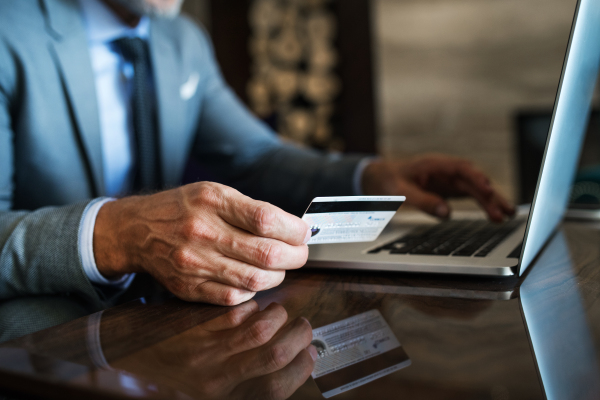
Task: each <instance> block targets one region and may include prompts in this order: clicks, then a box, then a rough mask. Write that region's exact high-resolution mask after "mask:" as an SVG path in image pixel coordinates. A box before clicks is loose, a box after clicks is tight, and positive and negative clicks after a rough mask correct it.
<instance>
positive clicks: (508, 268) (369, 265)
mask: <svg viewBox="0 0 600 400" xmlns="http://www.w3.org/2000/svg"><path fill="white" fill-rule="evenodd" d="M599 65H600V2H599V1H597V0H579V1H578V3H577V7H576V10H575V17H574V19H573V24H572V27H571V34H570V38H569V45H568V47H567V52H566V55H565V60H564V63H563V69H562V73H561V77H560V84H559V87H558V93H557V96H556V100H555V104H554V111H553V115H552V123H551V125H550V131H549V133H548V138H547V141H546V148H545V151H544V158H543V162H542V167H541V169H540V174H539V177H538V182H537V185H536V191H535V197H534V200H533V203H532V204H531V207H530V209H529V211H528V212H527V213H526V215H524V216H521V217H517V218H515V219H514V220H511V221H508V222H506V223H504V224H493V223H491V222H487V221H484V220H479V221H477V220H475V221H474V220H468V221H467V220H464V221H456V220H451V221H447V222H442V223H439V224H430V225H424V226H423V225H419V226H414V225H394V224H390V225H389V226H388V227H387V228H386V230H384V232H383V233H382V234H381V235H380V237H379V238H378V239H377V240H376V241H374V242H370V243H345V244H320V245H311V246H310V255H309V259H308V263H307V267H315V268H341V269H359V270H383V271H409V272H430V273H446V274H469V275H492V276H514V275H521V274H523V272H524V271H525V270H526V269H527V267H528V266H529V265H531V263H532V261H533V260H534V259H535V258H536V256H537V255H538V254H539V252H540V250H541V249H542V248H543V247H544V245H545V243H546V242H547V241H548V240H549V238H550V236H551V235H552V233H553V232H554V231H555V229H556V228H557V226H558V224H559V223H560V221H561V219H562V218H563V215H564V213H565V210H566V208H567V205H568V200H569V195H570V188H571V185H572V182H573V179H574V176H575V172H576V168H577V161H578V159H579V153H580V150H581V146H582V143H583V139H584V135H585V132H586V127H587V123H588V119H589V114H590V108H591V102H592V95H593V92H594V88H595V85H596V77H597V75H598V71H599Z"/></svg>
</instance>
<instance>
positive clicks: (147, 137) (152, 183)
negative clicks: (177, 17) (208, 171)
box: [113, 38, 161, 191]
mask: <svg viewBox="0 0 600 400" xmlns="http://www.w3.org/2000/svg"><path fill="white" fill-rule="evenodd" d="M113 43H114V44H115V46H117V48H118V49H119V50H120V51H121V54H122V55H123V58H125V60H127V61H129V62H130V63H131V64H132V65H133V70H134V76H133V87H132V92H131V102H132V111H133V130H134V133H135V142H136V145H137V146H136V150H137V154H136V155H137V165H136V167H137V170H136V177H135V182H134V186H135V189H138V190H142V191H152V190H156V189H159V188H160V186H161V184H160V170H159V168H158V165H159V162H158V151H157V147H158V145H157V135H156V123H155V122H156V119H155V116H154V107H153V104H152V102H153V101H154V98H153V96H152V93H151V91H150V90H149V88H148V84H149V83H150V70H149V69H150V68H149V57H148V47H147V45H146V43H145V42H144V41H143V40H142V39H140V38H122V39H117V40H115V41H114V42H113Z"/></svg>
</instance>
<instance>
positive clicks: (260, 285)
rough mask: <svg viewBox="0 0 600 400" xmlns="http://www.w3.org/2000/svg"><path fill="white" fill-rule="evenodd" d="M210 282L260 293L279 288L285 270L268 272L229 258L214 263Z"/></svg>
mask: <svg viewBox="0 0 600 400" xmlns="http://www.w3.org/2000/svg"><path fill="white" fill-rule="evenodd" d="M214 263H215V267H216V268H214V269H213V270H212V271H211V277H210V278H209V279H210V280H213V281H216V282H219V283H223V284H225V285H227V286H233V287H235V288H238V289H243V290H247V291H250V292H260V291H263V290H267V289H271V288H274V287H276V286H279V284H281V282H283V279H284V278H285V271H284V270H267V269H263V268H259V267H255V266H254V265H250V264H246V263H243V262H240V261H238V260H234V259H231V258H228V257H220V258H218V259H217V260H215V261H214Z"/></svg>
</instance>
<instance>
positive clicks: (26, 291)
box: [0, 37, 111, 309]
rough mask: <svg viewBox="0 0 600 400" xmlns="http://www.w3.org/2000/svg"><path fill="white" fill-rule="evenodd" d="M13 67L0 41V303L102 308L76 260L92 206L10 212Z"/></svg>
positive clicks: (100, 299)
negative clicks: (54, 298)
mask: <svg viewBox="0 0 600 400" xmlns="http://www.w3.org/2000/svg"><path fill="white" fill-rule="evenodd" d="M16 65H17V63H16V62H15V61H14V59H13V58H12V57H11V54H10V52H9V50H8V47H7V46H6V45H5V43H4V42H3V41H2V38H1V37H0V300H7V299H12V298H17V297H23V296H32V295H36V296H37V295H72V296H77V297H79V298H81V299H82V300H84V301H85V302H86V304H88V305H89V306H91V307H90V308H91V309H97V308H103V307H106V306H107V305H108V301H109V300H111V299H109V298H106V297H104V295H102V294H101V293H98V292H96V290H95V288H94V287H93V286H92V284H91V283H90V281H89V280H88V278H87V277H86V275H85V273H84V271H83V268H82V263H81V257H80V249H79V241H78V237H79V236H78V235H79V229H80V225H81V219H82V215H83V213H84V211H85V210H86V207H88V206H89V205H90V204H91V203H90V202H83V203H79V204H72V205H68V206H64V207H47V208H41V209H38V210H35V211H18V210H13V192H14V189H15V188H14V183H13V174H14V168H15V167H14V165H15V160H14V153H15V151H14V150H15V149H14V131H13V128H12V120H13V114H15V113H17V111H16V110H15V109H14V108H13V106H12V104H14V102H13V101H12V99H13V98H14V97H15V96H14V93H15V92H16V91H15V89H14V88H15V87H18V84H17V83H16V82H17V81H18V68H17V67H16ZM92 203H93V202H92Z"/></svg>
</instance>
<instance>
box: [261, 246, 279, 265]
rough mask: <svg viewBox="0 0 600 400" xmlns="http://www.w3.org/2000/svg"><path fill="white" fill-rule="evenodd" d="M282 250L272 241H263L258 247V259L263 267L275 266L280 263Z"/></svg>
mask: <svg viewBox="0 0 600 400" xmlns="http://www.w3.org/2000/svg"><path fill="white" fill-rule="evenodd" d="M281 255H282V251H281V248H280V247H279V246H277V245H276V244H275V243H273V242H272V241H263V242H262V244H261V245H260V246H259V248H258V261H259V263H260V266H261V267H264V268H273V267H275V266H277V265H278V264H279V261H280V260H281Z"/></svg>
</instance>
